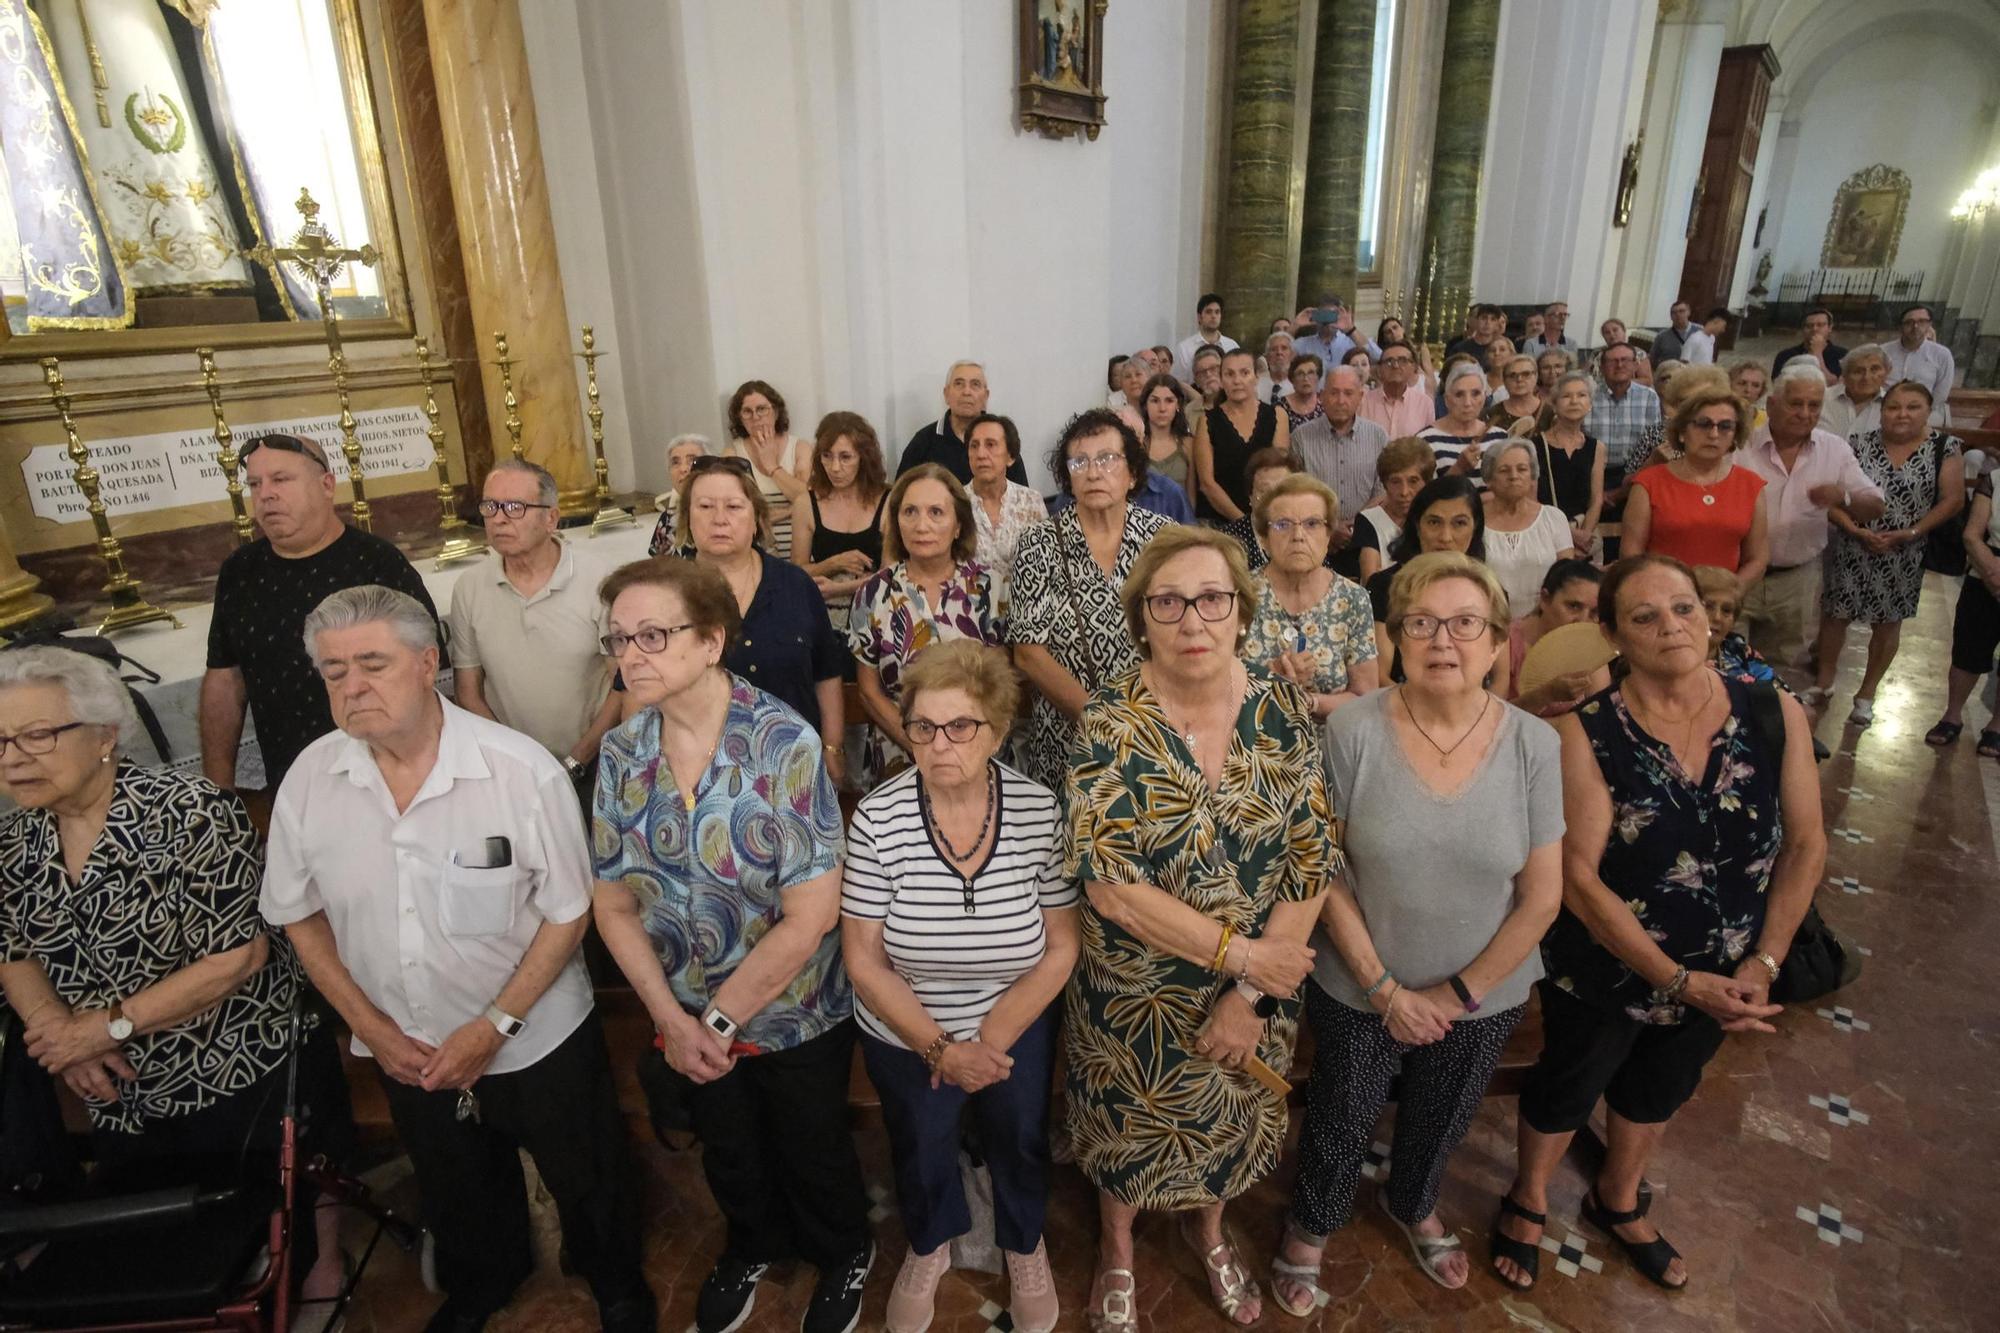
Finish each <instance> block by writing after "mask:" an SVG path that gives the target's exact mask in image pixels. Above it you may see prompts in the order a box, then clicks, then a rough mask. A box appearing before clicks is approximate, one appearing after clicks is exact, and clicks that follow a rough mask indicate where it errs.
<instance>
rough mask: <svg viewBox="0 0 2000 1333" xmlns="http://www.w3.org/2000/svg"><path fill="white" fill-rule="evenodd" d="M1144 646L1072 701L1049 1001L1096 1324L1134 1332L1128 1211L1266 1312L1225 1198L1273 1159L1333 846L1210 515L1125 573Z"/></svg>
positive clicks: (1307, 739) (1310, 749)
mask: <svg viewBox="0 0 2000 1333" xmlns="http://www.w3.org/2000/svg"><path fill="white" fill-rule="evenodd" d="M1123 602H1124V612H1125V620H1126V623H1127V625H1128V627H1129V631H1130V633H1131V635H1132V637H1133V639H1134V640H1135V641H1136V642H1138V643H1139V644H1140V645H1142V652H1143V654H1144V657H1145V661H1144V663H1143V664H1142V665H1140V666H1139V667H1137V668H1136V669H1127V670H1125V671H1123V672H1121V673H1120V674H1119V675H1118V676H1116V677H1115V678H1113V679H1112V680H1111V681H1110V682H1109V683H1108V684H1107V685H1106V686H1105V688H1104V689H1103V690H1102V691H1101V692H1100V693H1099V694H1098V695H1097V697H1096V698H1095V699H1093V700H1092V701H1091V704H1090V707H1089V709H1088V710H1087V711H1086V712H1085V714H1084V719H1083V728H1082V733H1081V735H1080V737H1079V739H1078V744H1077V748H1076V765H1075V768H1074V770H1073V771H1072V773H1071V774H1070V778H1069V814H1070V822H1071V833H1072V837H1071V850H1070V864H1069V866H1068V867H1067V869H1068V870H1069V872H1070V873H1071V874H1073V875H1075V876H1076V877H1078V878H1079V879H1081V880H1082V881H1083V884H1084V892H1085V894H1086V895H1087V906H1086V908H1085V910H1084V913H1083V920H1082V937H1083V959H1082V962H1081V964H1080V965H1079V966H1078V968H1077V971H1076V975H1075V978H1074V979H1073V981H1072V982H1071V985H1070V992H1069V1001H1068V1004H1067V1005H1066V1006H1065V1014H1064V1034H1065V1038H1066V1042H1065V1049H1066V1051H1067V1056H1068V1101H1069V1127H1070V1133H1071V1136H1072V1139H1073V1141H1074V1145H1075V1149H1076V1162H1077V1166H1078V1167H1079V1168H1080V1169H1081V1170H1082V1171H1083V1173H1084V1175H1085V1176H1086V1177H1088V1178H1089V1179H1090V1182H1091V1183H1092V1184H1093V1185H1095V1186H1096V1187H1097V1190H1098V1210H1099V1217H1098V1222H1099V1233H1098V1254H1097V1262H1098V1272H1097V1278H1096V1281H1095V1282H1094V1283H1093V1284H1092V1287H1091V1295H1090V1316H1091V1319H1092V1321H1093V1327H1095V1328H1098V1329H1120V1330H1125V1329H1136V1328H1138V1327H1139V1324H1138V1319H1137V1308H1138V1307H1137V1298H1136V1294H1135V1292H1134V1279H1133V1275H1132V1269H1133V1261H1132V1224H1133V1221H1134V1219H1135V1218H1136V1217H1137V1215H1138V1214H1139V1212H1140V1211H1142V1210H1167V1211H1177V1212H1181V1213H1183V1214H1184V1217H1183V1223H1184V1225H1183V1231H1182V1234H1183V1236H1184V1238H1185V1239H1186V1240H1187V1241H1188V1242H1189V1244H1190V1245H1191V1246H1192V1247H1193V1249H1194V1251H1195V1253H1196V1254H1198V1255H1199V1256H1201V1261H1202V1265H1203V1268H1204V1269H1205V1270H1206V1273H1207V1276H1208V1284H1209V1292H1210V1294H1211V1295H1212V1296H1213V1297H1214V1299H1215V1302H1216V1304H1217V1305H1218V1306H1219V1307H1220V1308H1221V1309H1222V1312H1223V1314H1224V1315H1225V1316H1226V1317H1227V1318H1228V1319H1229V1320H1230V1321H1231V1323H1233V1324H1238V1325H1245V1324H1252V1323H1255V1322H1256V1321H1257V1320H1258V1318H1259V1317H1260V1316H1261V1315H1262V1313H1263V1308H1262V1304H1263V1303H1262V1300H1261V1297H1260V1294H1259V1292H1258V1288H1257V1284H1256V1283H1255V1282H1254V1281H1252V1280H1251V1279H1250V1277H1249V1275H1248V1274H1247V1273H1246V1272H1245V1270H1244V1267H1243V1264H1242V1263H1241V1261H1240V1260H1239V1259H1238V1257H1237V1255H1236V1252H1235V1249H1234V1247H1233V1245H1232V1244H1231V1242H1230V1240H1229V1238H1228V1237H1227V1236H1226V1235H1225V1234H1224V1231H1223V1226H1222V1211H1223V1205H1224V1203H1225V1202H1226V1201H1227V1200H1229V1199H1232V1198H1235V1197H1236V1196H1238V1195H1240V1194H1242V1193H1243V1192H1244V1191H1246V1190H1248V1189H1249V1188H1250V1187H1251V1186H1252V1185H1254V1184H1255V1183H1256V1182H1257V1181H1258V1180H1259V1179H1261V1178H1262V1177H1263V1176H1265V1175H1267V1174H1269V1173H1270V1171H1271V1169H1272V1168H1273V1167H1274V1166H1275V1165H1276V1164H1277V1159H1278V1153H1279V1151H1280V1150H1281V1148H1282V1146H1283V1144H1284V1139H1285V1120H1286V1116H1285V1102H1284V1097H1283V1094H1282V1092H1281V1089H1282V1087H1283V1084H1282V1081H1281V1080H1282V1078H1283V1075H1284V1073H1285V1071H1286V1069H1287V1068H1288V1067H1289V1065H1290V1062H1291V1054H1292V1045H1293V1039H1294V1037H1295V1035H1296V1017H1297V1006H1296V1004H1295V1003H1287V1002H1286V1000H1287V999H1288V997H1290V996H1292V995H1293V994H1294V993H1295V992H1296V990H1297V988H1298V985H1299V982H1300V981H1302V980H1303V979H1304V977H1305V974H1306V971H1307V969H1308V968H1309V967H1310V966H1311V958H1312V954H1311V950H1309V949H1308V948H1306V937H1307V935H1308V934H1309V933H1310V932H1311V929H1312V922H1313V918H1314V916H1315V915H1316V914H1317V911H1318V904H1319V898H1320V894H1321V892H1322V890H1323V888H1324V886H1325V881H1326V879H1327V876H1328V875H1329V874H1331V873H1332V872H1333V871H1334V870H1335V869H1336V868H1337V866H1338V863H1339V850H1338V848H1337V847H1336V846H1335V843H1334V839H1333V834H1332V831H1331V830H1332V823H1331V819H1330V817H1329V812H1328V810H1327V805H1326V786H1325V781H1324V779H1323V777H1322V776H1321V773H1320V768H1319V763H1318V754H1319V741H1318V734H1317V730H1318V729H1317V724H1316V723H1315V721H1314V719H1313V716H1312V709H1311V707H1310V705H1309V704H1308V702H1307V699H1306V696H1305V692H1304V691H1302V690H1300V689H1299V688H1298V687H1297V686H1295V685H1292V684H1291V683H1290V682H1288V681H1282V680H1274V679H1272V678H1271V677H1269V676H1266V675H1264V674H1263V673H1262V672H1258V671H1251V670H1249V669H1248V668H1247V667H1246V666H1245V665H1244V663H1243V662H1242V661H1241V660H1240V658H1241V655H1242V652H1243V649H1244V641H1245V634H1246V630H1247V622H1248V620H1249V619H1250V618H1252V617H1254V616H1255V615H1256V612H1257V607H1256V593H1255V591H1254V590H1253V588H1252V586H1251V583H1250V576H1249V572H1248V571H1247V570H1246V569H1245V568H1244V565H1243V559H1242V552H1241V551H1240V550H1239V549H1238V548H1237V546H1236V544H1235V543H1234V542H1232V541H1230V540H1229V539H1228V538H1227V537H1225V536H1223V535H1222V534H1220V533H1217V532H1213V531H1209V530H1205V529H1200V528H1192V527H1178V528H1174V529H1172V530H1170V531H1168V532H1164V533H1162V534H1160V535H1159V536H1158V537H1156V538H1154V540H1153V544H1152V545H1151V546H1149V547H1148V548H1147V550H1146V552H1145V554H1144V555H1142V556H1141V557H1140V559H1139V561H1138V562H1137V564H1136V565H1135V566H1134V568H1133V570H1132V574H1131V577H1130V578H1128V579H1127V580H1126V582H1125V589H1124V594H1123Z"/></svg>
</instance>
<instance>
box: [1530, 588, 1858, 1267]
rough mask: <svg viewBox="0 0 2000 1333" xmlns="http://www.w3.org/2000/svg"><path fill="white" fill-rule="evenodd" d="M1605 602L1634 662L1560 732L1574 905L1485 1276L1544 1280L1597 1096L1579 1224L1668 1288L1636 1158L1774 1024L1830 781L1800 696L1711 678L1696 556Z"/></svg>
mask: <svg viewBox="0 0 2000 1333" xmlns="http://www.w3.org/2000/svg"><path fill="white" fill-rule="evenodd" d="M1598 608H1599V616H1600V619H1601V622H1602V625H1603V629H1604V633H1605V635H1606V637H1608V638H1609V639H1610V640H1611V642H1612V643H1613V644H1614V645H1616V647H1617V648H1618V651H1619V655H1620V656H1622V657H1623V658H1624V659H1625V662H1626V665H1627V666H1628V667H1629V668H1630V672H1629V674H1628V675H1626V676H1625V678H1624V679H1623V680H1622V681H1620V682H1619V683H1618V685H1617V686H1615V687H1614V688H1613V689H1612V690H1611V691H1610V692H1609V693H1606V694H1600V695H1598V696H1596V697H1595V698H1592V699H1590V700H1588V701H1586V702H1585V703H1584V705H1583V706H1582V707H1581V708H1579V709H1577V710H1576V711H1575V712H1574V713H1571V714H1569V715H1568V716H1566V717H1562V718H1558V719H1557V721H1556V729H1557V731H1558V733H1559V734H1560V735H1561V737H1562V749H1563V755H1562V773H1563V792H1564V803H1563V804H1564V810H1565V812H1566V813H1567V815H1568V819H1569V828H1568V831H1567V832H1566V833H1565V835H1564V838H1563V910H1562V913H1561V915H1559V916H1558V917H1557V919H1556V923H1555V925H1554V927H1553V928H1551V930H1550V931H1549V933H1548V937H1547V938H1546V939H1545V940H1544V941H1543V943H1542V959H1543V966H1544V968H1545V969H1546V973H1547V976H1546V979H1545V980H1544V981H1543V982H1542V984H1541V986H1540V988H1539V989H1540V996H1541V1005H1542V1053H1541V1056H1540V1058H1539V1059H1538V1060H1537V1061H1536V1064H1535V1067H1534V1069H1533V1071H1532V1072H1531V1073H1530V1074H1529V1076H1528V1082H1527V1084H1526V1086H1525V1087H1523V1089H1522V1091H1521V1107H1520V1126H1519V1157H1518V1162H1519V1165H1518V1166H1517V1168H1516V1169H1517V1171H1518V1174H1517V1175H1516V1176H1515V1179H1514V1184H1513V1186H1512V1188H1511V1189H1509V1190H1508V1191H1507V1193H1506V1194H1505V1195H1504V1196H1502V1199H1501V1205H1500V1216H1499V1218H1498V1219H1497V1222H1496V1225H1495V1229H1494V1233H1493V1264H1494V1269H1495V1271H1497V1272H1498V1273H1499V1274H1500V1276H1501V1278H1502V1279H1503V1280H1505V1281H1507V1282H1510V1283H1512V1284H1514V1285H1515V1286H1518V1287H1527V1286H1532V1285H1533V1284H1534V1281H1535V1275H1536V1265H1537V1260H1538V1259H1539V1252H1538V1250H1537V1248H1536V1247H1537V1245H1538V1243H1539V1241H1540V1239H1541V1232H1542V1227H1543V1223H1544V1220H1545V1214H1546V1213H1547V1211H1548V1184H1549V1178H1550V1177H1551V1176H1552V1175H1553V1174H1554V1172H1555V1168H1556V1164H1557V1163H1558V1162H1560V1161H1561V1160H1562V1157H1563V1154H1564V1152H1565V1151H1566V1150H1567V1149H1568V1147H1569V1141H1570V1138H1571V1136H1572V1135H1573V1134H1575V1132H1576V1131H1577V1130H1578V1129H1581V1128H1582V1127H1583V1126H1584V1124H1585V1123H1586V1122H1588V1120H1589V1118H1590V1114H1591V1111H1592V1109H1593V1108H1594V1107H1595V1106H1596V1105H1597V1102H1598V1099H1599V1098H1600V1097H1602V1098H1603V1099H1604V1104H1605V1119H1606V1132H1605V1154H1604V1160H1603V1163H1602V1165H1601V1166H1600V1167H1599V1168H1598V1171H1597V1176H1596V1179H1595V1180H1594V1181H1593V1183H1592V1185H1591V1188H1590V1191H1589V1193H1587V1194H1586V1195H1585V1196H1584V1201H1583V1217H1584V1219H1585V1220H1586V1221H1588V1222H1590V1223H1591V1225H1593V1226H1595V1227H1597V1228H1598V1229H1599V1230H1601V1231H1604V1232H1605V1233H1606V1234H1608V1235H1610V1236H1611V1237H1613V1238H1614V1239H1615V1240H1616V1241H1617V1242H1618V1244H1619V1245H1620V1247H1621V1248H1623V1249H1624V1251H1625V1253H1626V1255H1627V1256H1628V1257H1629V1258H1630V1259H1631V1260H1632V1263H1633V1265H1634V1266H1635V1267H1637V1268H1638V1269H1639V1271H1640V1272H1642V1273H1644V1274H1645V1275H1646V1276H1647V1277H1648V1278H1650V1279H1652V1280H1653V1281H1654V1282H1656V1283H1658V1284H1660V1285H1661V1286H1663V1287H1667V1288H1669V1289H1678V1288H1680V1287H1682V1286H1685V1285H1686V1283H1687V1266H1686V1265H1685V1264H1684V1263H1683V1262H1682V1261H1681V1258H1680V1255H1679V1254H1678V1252H1677V1251H1675V1249H1674V1247H1673V1246H1672V1245H1670V1244H1668V1243H1667V1241H1666V1240H1665V1239H1664V1238H1662V1237H1661V1235H1660V1233H1659V1230H1658V1228H1656V1227H1655V1226H1654V1225H1653V1223H1652V1222H1651V1221H1649V1220H1648V1219H1647V1216H1646V1213H1647V1210H1648V1207H1649V1206H1650V1205H1651V1203H1652V1202H1653V1197H1652V1195H1651V1193H1650V1192H1648V1191H1646V1190H1644V1189H1643V1188H1642V1181H1643V1179H1644V1177H1645V1173H1646V1163H1647V1161H1648V1160H1649V1159H1650V1158H1651V1157H1652V1155H1653V1152H1654V1150H1655V1149H1656V1148H1658V1146H1659V1143H1660V1138H1661V1135H1662V1134H1663V1133H1664V1132H1665V1129H1666V1124H1667V1121H1668V1120H1670V1119H1671V1118H1672V1117H1673V1114H1674V1112H1675V1111H1677V1110H1679V1109H1680V1108H1681V1106H1682V1105H1683V1104H1685V1103H1686V1102H1687V1100H1688V1098H1690V1097H1692V1096H1693V1095H1694V1091H1695V1088H1696V1087H1697V1086H1699V1084H1700V1082H1701V1071H1702V1067H1703V1066H1704V1065H1706V1064H1707V1063H1708V1061H1709V1058H1710V1057H1711V1056H1713V1055H1714V1054H1715V1052H1716V1050H1717V1049H1718V1048H1720V1046H1721V1045H1722V1038H1723V1034H1724V1033H1725V1032H1771V1031H1773V1029H1772V1028H1771V1026H1770V1024H1769V1023H1768V1022H1767V1021H1766V1020H1767V1019H1769V1018H1771V1017H1772V1016H1773V1015H1775V1014H1777V1013H1778V1012H1779V1006H1777V1005H1775V1004H1772V1003H1770V998H1769V997H1770V989H1771V984H1772V983H1773V982H1774V981H1776V980H1777V979H1778V968H1779V965H1780V964H1781V963H1783V962H1784V959H1785V954H1786V951H1787V950H1789V949H1790V948H1791V943H1792V933H1793V932H1794V931H1795V930H1796V929H1797V928H1798V924H1799V921H1800V920H1801V919H1802V918H1803V917H1804V915H1805V912H1806V908H1807V907H1808V906H1810V904H1811V902H1812V895H1813V888H1814V886H1815V885H1816V884H1818V883H1819V879H1820V876H1821V875H1822V874H1823V873H1824V872H1825V869H1826V837H1825V834H1824V832H1823V831H1822V829H1821V825H1820V800H1819V775H1818V773H1817V772H1816V771H1815V770H1814V765H1813V752H1812V728H1811V723H1810V721H1809V720H1808V719H1807V717H1806V713H1805V709H1804V708H1803V707H1801V706H1800V704H1799V703H1798V701H1796V700H1794V699H1787V698H1784V697H1783V696H1782V695H1781V694H1779V693H1778V692H1777V691H1774V690H1773V689H1771V687H1770V686H1768V685H1752V684H1748V683H1745V682H1743V681H1740V680H1733V679H1726V678H1724V677H1722V676H1720V675H1718V674H1717V673H1716V672H1715V670H1714V669H1713V668H1712V667H1710V666H1709V664H1708V654H1707V652H1706V647H1707V639H1708V616H1707V613H1706V612H1705V611H1703V609H1702V604H1701V598H1700V597H1699V596H1698V595H1697V594H1696V591H1695V582H1694V574H1693V571H1691V570H1689V569H1688V567H1687V566H1686V565H1684V564H1682V563H1681V562H1680V561H1678V560H1673V559H1669V558H1667V557H1665V556H1660V555H1646V556H1633V557H1630V558H1628V559H1624V560H1620V561H1619V562H1618V563H1617V564H1615V565H1613V566H1612V567H1611V568H1610V569H1609V570H1607V571H1606V572H1605V575H1604V584H1603V587H1602V588H1601V589H1600V590H1599V592H1598Z"/></svg>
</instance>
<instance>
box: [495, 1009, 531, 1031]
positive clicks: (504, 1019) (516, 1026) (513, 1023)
mask: <svg viewBox="0 0 2000 1333" xmlns="http://www.w3.org/2000/svg"><path fill="white" fill-rule="evenodd" d="M486 1021H487V1022H489V1023H491V1024H492V1025H493V1026H494V1027H495V1028H496V1029H497V1030H498V1031H499V1033H500V1035H501V1036H503V1037H515V1036H519V1035H520V1032H521V1029H522V1028H525V1027H526V1026H528V1020H527V1019H525V1018H516V1017H514V1015H512V1014H510V1013H508V1012H507V1011H506V1010H504V1009H502V1008H501V1007H500V1006H499V1005H497V1004H489V1005H487V1006H486Z"/></svg>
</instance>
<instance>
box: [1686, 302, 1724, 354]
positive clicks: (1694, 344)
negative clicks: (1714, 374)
mask: <svg viewBox="0 0 2000 1333" xmlns="http://www.w3.org/2000/svg"><path fill="white" fill-rule="evenodd" d="M1728 328H1729V311H1728V309H1727V308H1726V307H1724V306H1717V307H1716V308H1715V309H1713V310H1711V311H1709V312H1708V315H1707V317H1706V318H1704V319H1703V320H1702V321H1701V327H1700V328H1691V329H1689V330H1688V331H1687V337H1685V338H1683V339H1682V340H1681V360H1683V361H1685V362H1686V363H1687V364H1688V365H1691V366H1712V365H1714V364H1715V340H1716V339H1717V338H1720V337H1721V336H1722V335H1723V333H1724V332H1725V331H1726V330H1727V329H1728Z"/></svg>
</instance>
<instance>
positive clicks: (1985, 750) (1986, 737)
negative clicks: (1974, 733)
mask: <svg viewBox="0 0 2000 1333" xmlns="http://www.w3.org/2000/svg"><path fill="white" fill-rule="evenodd" d="M1973 749H1974V752H1975V753H1977V754H1978V755H1979V757H1980V758H1982V759H2000V731H1982V732H1980V733H1979V744H1978V745H1976V746H1974V747H1973Z"/></svg>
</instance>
